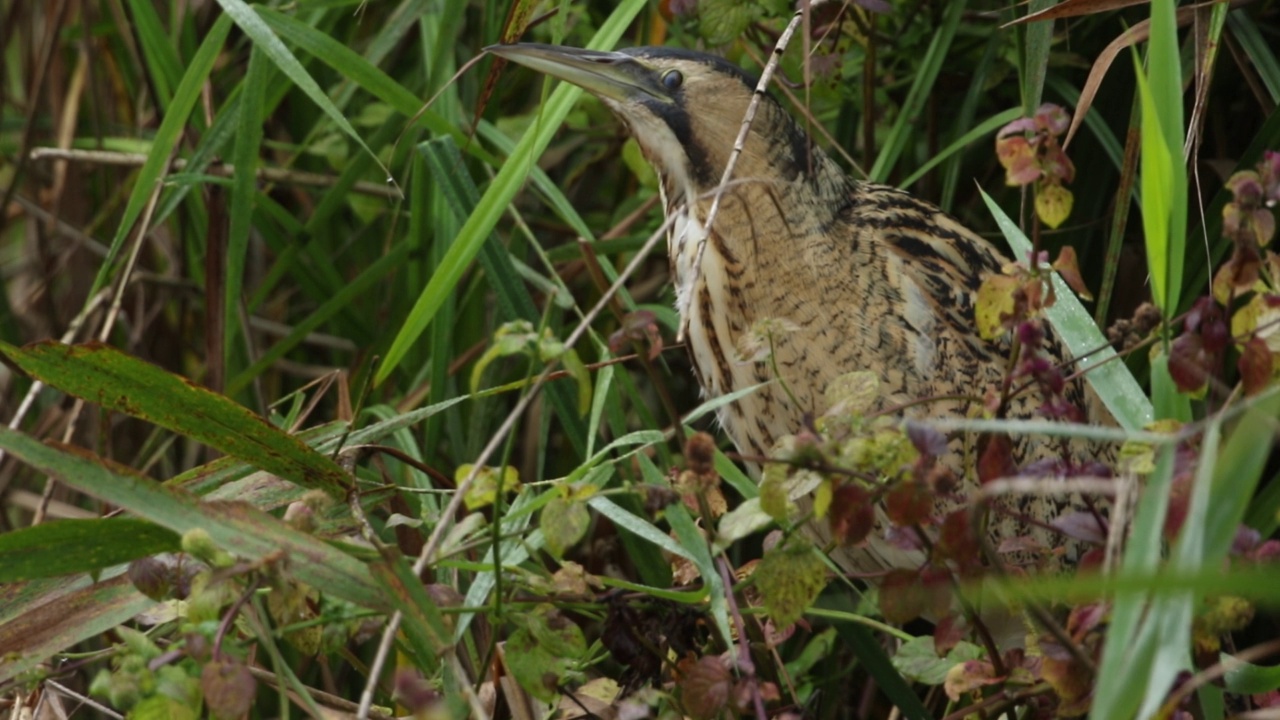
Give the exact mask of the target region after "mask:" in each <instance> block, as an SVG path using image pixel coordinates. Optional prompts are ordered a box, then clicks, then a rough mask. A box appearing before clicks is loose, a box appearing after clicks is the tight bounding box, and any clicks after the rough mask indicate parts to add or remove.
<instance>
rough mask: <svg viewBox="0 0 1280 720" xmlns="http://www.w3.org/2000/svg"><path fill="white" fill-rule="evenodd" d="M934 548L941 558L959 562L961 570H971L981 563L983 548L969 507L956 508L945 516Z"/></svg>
mask: <svg viewBox="0 0 1280 720" xmlns="http://www.w3.org/2000/svg"><path fill="white" fill-rule="evenodd" d="M934 549H935V550H936V551H937V553H938V556H939V557H940V558H941V559H943V560H950V561H952V562H954V563H956V564H958V565H959V566H960V568H961V570H964V571H969V570H973V569H975V568H977V567H979V566H980V565H981V558H982V548H981V547H980V546H979V544H978V536H977V534H976V533H975V532H974V528H973V525H972V523H971V522H970V518H969V511H968V510H967V509H964V508H961V509H960V510H955V511H953V512H951V513H950V514H948V515H947V516H946V517H945V518H943V520H942V527H941V528H940V531H939V533H938V542H937V544H936V545H935V546H934Z"/></svg>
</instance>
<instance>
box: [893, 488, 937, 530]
mask: <svg viewBox="0 0 1280 720" xmlns="http://www.w3.org/2000/svg"><path fill="white" fill-rule="evenodd" d="M884 510H885V513H886V514H888V516H889V519H890V520H892V521H893V522H894V523H895V524H898V525H923V524H928V523H929V522H930V514H931V513H932V512H933V496H932V495H931V494H930V493H929V488H927V487H926V486H925V484H924V483H921V482H914V481H910V480H908V481H906V482H900V483H898V484H897V486H896V487H894V488H893V489H892V490H890V491H889V494H888V496H886V497H885V499H884Z"/></svg>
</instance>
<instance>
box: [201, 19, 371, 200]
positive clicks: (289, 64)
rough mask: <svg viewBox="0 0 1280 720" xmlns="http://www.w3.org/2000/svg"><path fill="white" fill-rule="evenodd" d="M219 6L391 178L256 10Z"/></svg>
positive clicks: (362, 139)
mask: <svg viewBox="0 0 1280 720" xmlns="http://www.w3.org/2000/svg"><path fill="white" fill-rule="evenodd" d="M218 4H219V5H221V6H222V10H223V12H225V13H226V14H227V16H228V17H230V18H231V19H232V20H234V21H235V23H236V25H237V26H238V27H239V28H240V29H241V30H243V31H244V34H245V35H248V36H249V38H250V39H251V40H253V42H254V45H256V46H257V47H258V48H259V49H261V50H262V51H263V52H265V53H266V54H267V57H269V58H271V61H272V62H274V63H275V64H276V66H277V67H279V68H280V72H283V73H284V74H285V75H287V76H288V77H289V79H290V80H292V81H293V83H294V84H295V85H297V86H298V89H299V90H301V91H302V92H303V94H305V95H306V96H307V97H309V98H311V102H314V103H315V104H316V107H319V108H320V112H323V113H324V114H325V115H326V116H327V117H328V118H329V119H330V120H332V121H333V124H334V125H337V126H338V128H339V129H341V130H342V132H344V133H346V134H347V136H348V137H350V138H351V139H352V140H355V141H356V144H357V145H359V146H360V148H361V149H362V150H364V151H365V152H366V153H368V154H369V156H370V157H372V158H373V159H374V162H376V163H377V164H378V168H379V169H381V170H382V173H383V175H384V176H386V177H391V171H390V170H387V168H386V167H385V166H384V165H383V164H382V161H381V160H378V156H377V155H376V154H375V153H374V152H373V150H371V149H369V146H368V145H366V144H365V142H364V138H362V137H360V134H359V133H357V132H356V129H355V128H354V127H352V126H351V123H349V122H347V118H346V117H345V116H343V114H342V113H341V112H339V111H338V108H337V107H335V106H334V104H333V102H332V101H330V100H329V96H328V95H326V94H325V93H324V90H321V89H320V86H319V85H318V84H316V81H315V80H314V79H313V78H312V77H311V74H310V73H308V72H307V69H306V68H304V67H302V63H300V62H298V58H296V57H294V56H293V53H291V52H289V48H287V47H285V45H284V42H282V41H281V40H280V38H279V37H278V36H277V35H276V34H275V32H274V31H272V29H271V27H270V26H268V25H267V23H266V22H264V21H263V19H262V18H261V17H259V16H258V14H257V13H255V12H254V11H253V8H251V7H249V6H248V5H247V4H246V3H244V2H243V0H218ZM219 20H221V18H219Z"/></svg>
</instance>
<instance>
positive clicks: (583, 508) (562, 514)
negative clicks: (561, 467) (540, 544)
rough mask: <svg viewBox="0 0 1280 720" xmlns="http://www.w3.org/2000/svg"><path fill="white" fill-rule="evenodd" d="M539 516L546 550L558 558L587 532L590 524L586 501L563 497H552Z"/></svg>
mask: <svg viewBox="0 0 1280 720" xmlns="http://www.w3.org/2000/svg"><path fill="white" fill-rule="evenodd" d="M540 517H541V523H540V525H541V527H542V535H543V537H544V538H545V540H546V543H547V552H549V553H551V555H552V556H553V557H556V558H560V557H563V556H564V553H565V551H566V550H568V549H569V548H571V547H573V546H574V545H575V544H577V542H578V541H579V540H581V539H582V538H583V536H584V535H586V534H587V527H588V526H589V525H590V524H591V513H590V511H588V510H587V505H586V503H583V502H580V501H578V500H567V499H565V498H561V497H556V498H552V500H551V501H550V502H548V503H547V504H546V505H545V506H544V507H543V508H542V513H541V515H540Z"/></svg>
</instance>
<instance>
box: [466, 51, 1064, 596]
mask: <svg viewBox="0 0 1280 720" xmlns="http://www.w3.org/2000/svg"><path fill="white" fill-rule="evenodd" d="M486 50H487V51H488V52H491V53H493V54H495V55H498V56H500V57H503V58H506V59H507V60H510V61H512V62H515V63H518V64H520V65H524V66H526V67H529V68H532V69H534V70H537V71H540V72H542V73H545V74H547V75H550V76H553V77H556V78H559V79H561V80H564V81H567V82H570V83H573V84H575V85H578V86H580V87H582V88H584V89H585V90H587V91H589V92H591V93H592V94H594V95H595V96H596V97H598V98H600V100H602V101H603V102H604V104H605V105H607V106H608V107H609V108H610V109H612V111H613V112H614V114H616V115H617V116H618V118H620V119H621V121H622V122H623V123H624V124H625V125H626V126H627V128H628V129H629V130H630V132H631V134H632V135H633V136H634V137H635V139H636V141H637V142H638V143H639V146H640V149H641V151H642V152H643V154H644V156H645V158H646V159H647V160H648V162H649V163H650V164H651V165H652V166H653V168H654V169H655V170H656V171H657V173H658V175H659V176H660V178H661V182H660V190H661V193H662V198H663V201H664V203H665V209H666V213H667V214H668V216H674V218H672V219H673V222H672V225H671V231H670V235H669V238H668V246H667V247H668V252H669V258H670V267H671V280H672V283H673V284H674V286H675V294H676V306H677V309H678V310H679V313H680V316H681V320H682V322H683V323H684V324H685V326H686V327H687V328H688V347H689V354H690V357H691V358H692V363H693V367H694V371H695V373H696V375H697V378H698V381H699V382H700V383H701V385H702V388H703V390H704V391H705V393H706V394H707V395H708V396H713V397H714V396H719V395H723V394H726V393H730V392H733V391H735V390H738V389H741V388H745V387H748V386H751V385H757V384H760V383H765V382H767V381H770V380H774V379H776V380H777V381H778V382H775V383H771V384H767V385H764V386H763V387H762V388H760V389H759V390H758V391H756V392H753V393H751V394H748V395H746V396H745V397H743V398H741V399H739V400H737V401H736V402H734V403H732V404H730V405H727V406H726V407H725V408H724V409H723V411H722V412H721V413H720V421H721V424H722V425H723V427H724V429H725V431H726V432H727V433H728V435H729V437H730V438H731V439H732V440H733V443H734V445H736V446H737V447H738V449H739V450H740V451H741V452H742V453H743V454H747V455H753V456H757V457H758V456H765V455H768V454H769V453H770V451H771V450H772V449H773V448H774V445H775V443H776V442H777V441H778V440H779V439H780V438H782V437H784V436H786V435H789V434H794V433H796V432H797V431H798V430H800V429H802V427H803V422H804V418H805V416H806V414H819V413H822V412H823V411H824V410H826V409H827V408H826V407H825V402H824V393H825V391H826V389H827V387H828V385H829V384H830V383H831V382H832V381H833V380H834V379H836V378H838V377H840V376H842V375H844V374H846V373H849V372H851V371H857V370H872V371H874V372H875V373H876V374H877V375H878V376H879V378H880V387H881V390H882V391H883V399H882V402H883V403H884V405H885V406H886V407H888V406H897V405H902V406H909V407H910V408H911V409H909V410H908V411H906V412H907V414H911V415H914V416H916V417H936V416H952V417H956V416H963V415H964V413H965V412H966V411H967V410H968V406H969V405H970V403H969V402H968V401H965V400H958V399H955V398H956V397H957V396H961V397H964V396H969V397H972V396H975V395H977V396H981V395H982V394H983V392H984V390H985V389H986V388H990V387H999V386H1000V383H1001V381H1002V379H1003V378H1004V376H1005V373H1006V365H1007V363H1008V356H1009V355H1008V352H1009V346H1008V343H1007V342H1006V343H1004V344H1000V343H992V342H989V341H986V340H983V339H981V338H980V337H979V336H978V334H977V331H976V329H975V328H976V325H975V321H974V302H975V294H976V293H977V291H978V288H979V286H980V284H981V283H982V281H983V278H984V277H985V276H986V275H988V274H990V273H998V272H1000V270H1001V267H1002V265H1004V264H1005V263H1006V262H1007V260H1006V258H1005V257H1004V256H1002V255H1001V253H1000V252H998V251H997V250H996V249H995V248H994V247H992V245H991V244H990V243H988V242H987V241H986V240H984V239H983V238H981V237H979V236H978V235H976V234H975V233H973V232H972V231H970V230H968V229H967V228H965V227H964V226H963V225H961V224H960V223H959V222H957V221H956V220H954V219H953V218H951V217H950V216H948V215H947V214H946V213H944V212H943V211H942V210H940V209H939V208H937V207H935V206H933V205H930V204H929V203H927V202H924V201H922V200H919V199H917V198H915V197H913V196H911V195H910V194H908V193H906V192H904V191H901V190H898V189H895V188H892V187H887V186H883V185H876V184H871V183H866V182H860V181H857V180H854V179H853V178H851V177H850V176H849V175H848V174H846V172H845V171H844V170H842V169H841V168H840V166H839V165H837V164H836V163H835V162H834V161H833V160H832V159H830V158H829V157H828V156H827V154H826V153H825V152H823V150H822V149H821V148H819V147H818V146H817V145H816V144H815V143H814V142H813V140H811V139H810V137H809V136H808V135H807V134H806V133H805V132H804V131H803V130H802V129H801V128H800V126H799V125H798V124H797V123H796V122H795V121H794V120H793V118H792V117H791V115H790V114H789V113H788V112H787V111H786V110H785V109H784V108H783V107H782V105H781V104H779V103H778V102H777V101H776V100H775V99H774V98H773V97H772V96H771V95H769V94H767V93H766V94H764V95H763V96H762V97H761V99H760V103H759V106H758V109H757V112H756V115H755V118H754V122H753V123H752V125H751V128H750V132H749V133H748V135H747V136H746V143H745V146H744V147H743V149H742V151H741V155H740V157H739V158H738V161H737V165H736V171H735V172H734V174H733V181H732V183H731V184H730V185H729V186H728V187H725V188H724V189H723V190H722V192H723V197H722V199H721V206H720V208H719V210H718V214H717V216H716V217H715V218H714V225H713V226H711V227H707V223H706V220H707V217H708V214H709V211H710V208H711V205H712V203H713V201H714V197H715V194H716V190H717V186H718V185H719V184H720V181H721V176H722V173H723V172H724V169H725V166H726V163H727V162H728V161H729V158H730V154H731V152H733V148H734V143H735V139H736V138H737V136H738V133H739V129H740V128H741V126H742V121H743V117H744V114H745V113H746V111H747V107H748V104H749V103H750V102H751V100H752V96H753V94H754V93H755V89H756V81H755V79H753V78H751V77H749V76H748V75H747V74H746V73H744V72H743V71H742V70H741V69H740V68H738V67H737V66H735V65H733V64H732V63H729V62H728V61H726V60H723V59H721V58H718V57H715V56H712V55H708V54H703V53H697V52H689V51H684V50H675V49H670V48H660V47H640V48H632V49H627V50H622V51H619V52H599V51H594V50H581V49H576V48H568V47H558V46H549V45H537V44H519V45H497V46H492V47H489V48H486ZM703 240H705V242H706V250H705V252H704V253H703V254H702V255H701V267H700V268H699V269H698V272H695V268H694V265H695V263H696V262H697V261H698V258H699V253H698V246H699V244H700V243H701V242H702V241H703ZM695 283H696V284H695ZM760 323H766V324H770V323H771V324H772V325H771V326H772V327H775V328H779V329H782V331H781V332H779V333H777V334H776V336H772V337H771V340H772V348H771V350H772V358H771V361H770V362H749V361H747V362H744V361H742V359H741V352H740V349H741V345H740V343H741V341H742V339H743V338H744V336H746V335H747V334H748V333H750V332H752V328H753V327H758V326H759V324H760ZM775 369H776V373H777V377H776V378H775V377H774V373H775ZM1067 395H1068V397H1069V399H1072V400H1075V401H1077V402H1082V401H1083V400H1084V397H1083V395H1084V391H1083V389H1082V388H1081V386H1080V385H1079V384H1075V385H1071V386H1070V387H1068V389H1067ZM921 398H951V399H942V400H938V401H936V402H929V403H923V404H921V403H915V404H914V405H913V404H912V402H913V401H917V400H919V399H921ZM1034 409H1035V403H1033V401H1031V400H1025V401H1015V402H1014V403H1013V405H1012V406H1011V407H1010V409H1009V414H1010V415H1014V416H1017V415H1024V416H1029V415H1031V414H1032V413H1033V411H1034ZM1024 445H1025V444H1024ZM1019 452H1021V453H1022V455H1023V456H1024V457H1026V456H1027V454H1028V451H1027V449H1026V448H1025V446H1024V447H1023V448H1021V449H1020V450H1019ZM1032 452H1034V451H1032ZM1037 503H1038V504H1048V505H1052V506H1053V507H1030V505H1031V504H1037ZM1016 505H1017V509H1018V510H1019V511H1020V512H1022V513H1029V514H1031V515H1032V516H1037V515H1038V516H1039V517H1038V518H1037V519H1039V520H1041V521H1044V520H1047V519H1048V518H1049V517H1051V516H1052V513H1053V512H1055V511H1057V510H1059V509H1060V501H1053V500H1049V499H1047V498H1035V499H1034V500H1029V499H1028V498H1025V497H1024V498H1022V500H1021V501H1018V502H1017V503H1016ZM1015 516H1016V513H1009V514H1005V515H1002V516H1001V517H993V518H992V519H991V523H990V525H989V530H990V532H991V534H992V535H993V537H997V538H1010V537H1014V536H1017V535H1024V534H1027V528H1026V527H1025V525H1023V524H1022V523H1021V522H1020V521H1018V520H1015V519H1013V518H1014V517H1015ZM1019 525H1023V526H1022V527H1019ZM1055 540H1056V536H1055V537H1054V539H1053V540H1050V546H1052V544H1056V543H1055V542H1054V541H1055ZM899 553H900V551H898V550H896V549H895V548H893V547H891V546H890V545H889V544H888V543H886V542H883V540H880V541H877V539H876V538H873V539H872V541H871V542H869V543H868V544H866V545H865V546H864V547H862V548H859V549H858V550H856V551H854V552H852V553H848V554H847V557H846V558H845V559H844V560H843V563H842V564H844V565H845V566H846V569H850V570H855V571H858V570H860V571H874V570H877V569H882V568H885V567H902V566H904V565H909V564H910V562H911V561H910V560H908V559H906V558H904V557H902V556H901V555H900V554H899Z"/></svg>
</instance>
